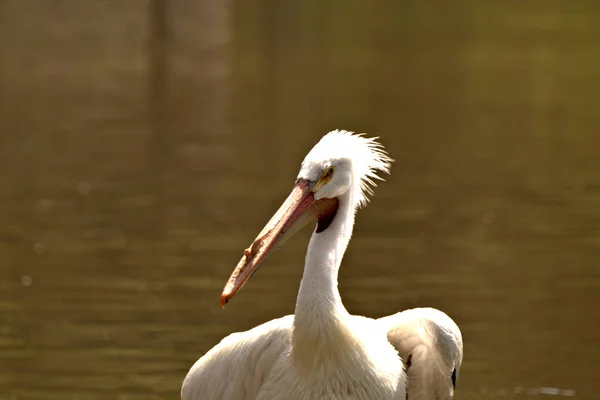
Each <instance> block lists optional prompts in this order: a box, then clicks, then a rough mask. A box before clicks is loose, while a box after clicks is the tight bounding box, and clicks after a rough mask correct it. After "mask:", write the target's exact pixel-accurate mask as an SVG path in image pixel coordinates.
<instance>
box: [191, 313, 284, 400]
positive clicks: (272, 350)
mask: <svg viewBox="0 0 600 400" xmlns="http://www.w3.org/2000/svg"><path fill="white" fill-rule="evenodd" d="M293 322H294V316H293V315H288V316H285V317H282V318H278V319H274V320H271V321H268V322H266V323H264V324H262V325H259V326H257V327H255V328H252V329H250V330H248V331H244V332H236V333H232V334H230V335H229V336H227V337H225V338H224V339H223V340H221V342H220V343H219V344H217V345H216V346H215V347H213V348H212V349H211V350H209V351H208V352H207V353H206V354H205V355H204V356H202V357H201V358H200V359H199V360H198V361H196V363H195V364H194V365H193V366H192V368H191V369H190V371H189V372H188V374H187V376H186V377H185V379H184V382H183V385H182V388H181V398H182V399H184V400H196V399H200V398H202V399H207V400H210V399H229V398H236V399H246V398H248V399H250V398H254V397H255V394H256V393H258V391H259V390H260V386H261V385H262V383H263V382H264V381H265V380H266V378H267V376H268V375H269V373H270V371H271V368H272V366H273V364H274V363H275V361H276V360H277V358H278V357H279V356H280V355H281V353H282V352H283V351H284V350H285V349H287V348H289V346H290V343H291V334H292V326H293Z"/></svg>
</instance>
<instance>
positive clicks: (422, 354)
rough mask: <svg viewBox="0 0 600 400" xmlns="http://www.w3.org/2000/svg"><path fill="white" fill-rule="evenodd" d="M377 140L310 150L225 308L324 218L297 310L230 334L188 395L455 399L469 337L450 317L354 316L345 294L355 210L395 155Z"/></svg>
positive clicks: (341, 141) (327, 141)
mask: <svg viewBox="0 0 600 400" xmlns="http://www.w3.org/2000/svg"><path fill="white" fill-rule="evenodd" d="M375 139H376V138H365V137H363V136H362V135H356V134H353V133H352V132H347V131H338V130H336V131H332V132H330V133H328V134H327V135H325V136H324V137H323V138H322V139H321V141H319V143H317V145H316V146H315V147H313V149H312V150H311V151H310V152H309V153H308V155H307V156H306V158H305V159H304V161H303V162H302V167H301V168H300V173H299V174H298V179H296V184H295V186H294V188H293V190H292V193H291V194H290V195H289V197H288V198H287V199H286V200H285V202H284V203H283V205H282V206H281V207H280V208H279V210H278V211H277V213H276V214H275V215H274V216H273V217H272V218H271V220H270V221H269V222H268V223H267V225H266V226H265V228H264V229H263V230H262V231H261V232H260V233H259V234H258V236H257V238H256V239H255V240H254V242H253V243H252V245H251V246H250V247H249V248H248V249H246V250H245V251H244V255H243V256H242V259H241V260H240V262H239V263H238V265H237V267H236V268H235V270H234V271H233V273H232V275H231V277H230V278H229V281H228V282H227V284H226V285H225V288H224V290H223V294H222V296H221V305H223V306H224V305H225V303H227V301H229V300H230V299H231V298H232V297H233V296H234V295H235V293H236V292H237V291H238V290H239V289H240V288H241V287H242V286H243V285H244V284H245V283H246V281H247V280H248V279H249V278H250V276H252V274H253V273H255V272H256V270H257V269H258V268H259V267H260V266H261V264H262V262H263V261H264V259H265V258H266V257H267V256H268V254H269V253H270V252H272V251H274V249H275V248H277V247H278V246H279V245H281V244H282V243H283V242H284V241H285V240H286V238H287V237H289V236H291V235H292V234H293V233H294V232H295V231H297V230H298V229H299V228H300V227H302V226H303V225H305V224H306V223H307V222H309V221H311V220H316V221H317V225H316V228H315V231H314V232H313V234H312V237H311V239H310V244H309V246H308V251H307V254H306V260H305V265H304V275H303V277H302V283H301V284H300V290H299V293H298V298H297V301H296V310H295V314H294V315H288V316H286V317H283V318H279V319H275V320H272V321H269V322H267V323H265V324H262V325H260V326H257V327H256V328H254V329H251V330H249V331H246V332H240V333H234V334H231V335H229V336H227V337H226V338H225V339H223V340H222V341H221V343H219V344H218V345H216V346H215V347H213V348H212V349H211V350H210V351H209V352H208V353H206V354H205V355H204V356H203V357H202V358H200V359H199V360H198V361H197V362H196V363H195V364H194V365H193V366H192V368H191V369H190V371H189V372H188V374H187V376H186V377H185V380H184V382H183V386H182V389H181V398H182V399H183V400H216V399H224V400H229V399H231V400H246V399H247V400H250V399H252V400H254V399H260V400H271V399H280V400H300V399H302V400H319V399H323V400H325V399H327V400H332V399H333V400H342V399H343V400H350V399H352V400H371V399H372V400H388V399H390V400H391V399H394V400H405V399H410V400H419V399H436V400H447V399H452V397H453V395H454V387H455V383H456V378H457V376H458V372H459V369H460V365H461V362H462V337H461V333H460V330H459V329H458V327H457V326H456V324H455V323H454V321H452V319H450V317H448V316H447V315H446V314H444V313H443V312H441V311H438V310H435V309H431V308H424V309H413V310H408V311H404V312H400V313H398V314H395V315H391V316H389V317H385V318H380V319H370V318H366V317H362V316H355V315H350V314H349V313H348V311H346V309H345V308H344V305H343V304H342V299H341V297H340V293H339V291H338V279H337V278H338V270H339V267H340V264H341V262H342V257H343V255H344V252H345V251H346V248H347V246H348V243H349V241H350V236H351V235H352V228H353V226H354V215H355V212H356V210H357V209H359V208H360V207H361V206H364V205H365V204H366V203H367V201H368V199H367V194H371V193H372V188H371V187H372V186H374V185H375V183H374V181H373V180H374V179H381V178H379V177H378V176H377V174H376V173H377V172H378V171H381V172H386V173H387V172H388V171H389V167H390V163H391V161H392V160H391V159H390V158H389V157H388V155H387V154H386V153H385V151H384V149H383V147H382V146H381V145H380V144H379V143H377V142H376V141H375Z"/></svg>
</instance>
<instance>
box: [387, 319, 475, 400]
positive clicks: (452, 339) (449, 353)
mask: <svg viewBox="0 0 600 400" xmlns="http://www.w3.org/2000/svg"><path fill="white" fill-rule="evenodd" d="M377 322H378V323H380V324H382V325H383V328H384V329H385V330H386V331H387V337H388V340H389V341H390V343H391V344H392V345H393V346H394V347H395V348H396V350H398V354H399V355H400V357H401V358H402V360H403V361H404V364H405V366H406V374H407V376H408V388H407V389H408V390H407V394H408V396H407V398H408V399H409V400H426V399H440V400H450V399H452V398H453V396H454V388H455V386H456V379H457V377H458V373H459V370H460V365H461V363H462V356H463V344H462V335H461V333H460V329H459V328H458V326H457V325H456V323H454V321H453V320H452V319H451V318H450V317H449V316H448V315H446V314H445V313H443V312H441V311H439V310H436V309H434V308H415V309H412V310H406V311H403V312H400V313H397V314H394V315H390V316H389V317H384V318H380V319H378V320H377Z"/></svg>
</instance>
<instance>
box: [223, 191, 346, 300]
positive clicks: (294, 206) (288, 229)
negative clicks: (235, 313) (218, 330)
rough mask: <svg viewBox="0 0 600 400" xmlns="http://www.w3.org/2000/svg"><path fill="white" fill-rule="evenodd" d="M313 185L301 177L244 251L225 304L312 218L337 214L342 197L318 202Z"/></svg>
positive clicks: (232, 278) (226, 291)
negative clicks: (277, 249) (276, 250)
mask: <svg viewBox="0 0 600 400" xmlns="http://www.w3.org/2000/svg"><path fill="white" fill-rule="evenodd" d="M313 187H314V183H313V182H310V181H307V180H299V181H298V182H297V183H296V185H295V186H294V189H293V190H292V193H290V195H289V196H288V198H287V199H286V200H285V201H284V202H283V204H282V205H281V207H279V210H277V212H276V213H275V215H273V217H272V218H271V220H270V221H269V222H268V223H267V225H266V226H265V227H264V228H263V230H262V231H261V232H260V233H259V234H258V236H257V237H256V239H254V242H252V244H251V245H250V247H249V248H247V249H246V250H244V255H243V256H242V259H241V260H240V262H239V263H238V265H237V267H235V270H234V271H233V273H232V274H231V276H230V277H229V280H228V281H227V284H226V285H225V288H224V289H223V294H222V295H221V307H225V304H227V302H228V301H229V300H230V299H231V298H232V297H233V296H234V295H235V294H236V293H237V291H238V290H240V289H241V288H242V286H244V284H245V283H246V282H247V281H248V279H250V277H251V276H252V275H253V274H254V273H255V272H256V271H257V270H258V268H260V266H261V265H262V263H263V262H264V261H265V259H266V258H267V256H268V255H269V254H270V253H272V252H273V251H274V250H275V249H276V248H277V247H279V246H280V245H282V244H283V243H284V242H285V241H286V240H287V238H288V237H290V236H292V235H293V234H294V233H295V232H296V231H298V230H299V229H300V228H302V227H303V226H304V225H306V224H307V223H308V222H309V221H311V220H315V219H319V218H324V217H332V216H333V215H335V212H336V211H337V206H338V200H337V199H320V200H317V201H315V197H314V194H313V192H312V188H313Z"/></svg>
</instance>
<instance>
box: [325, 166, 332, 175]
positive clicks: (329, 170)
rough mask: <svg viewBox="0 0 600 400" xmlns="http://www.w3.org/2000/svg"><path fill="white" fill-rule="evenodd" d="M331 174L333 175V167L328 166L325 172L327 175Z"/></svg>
mask: <svg viewBox="0 0 600 400" xmlns="http://www.w3.org/2000/svg"><path fill="white" fill-rule="evenodd" d="M331 175H333V167H329V168H327V172H325V176H331Z"/></svg>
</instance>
